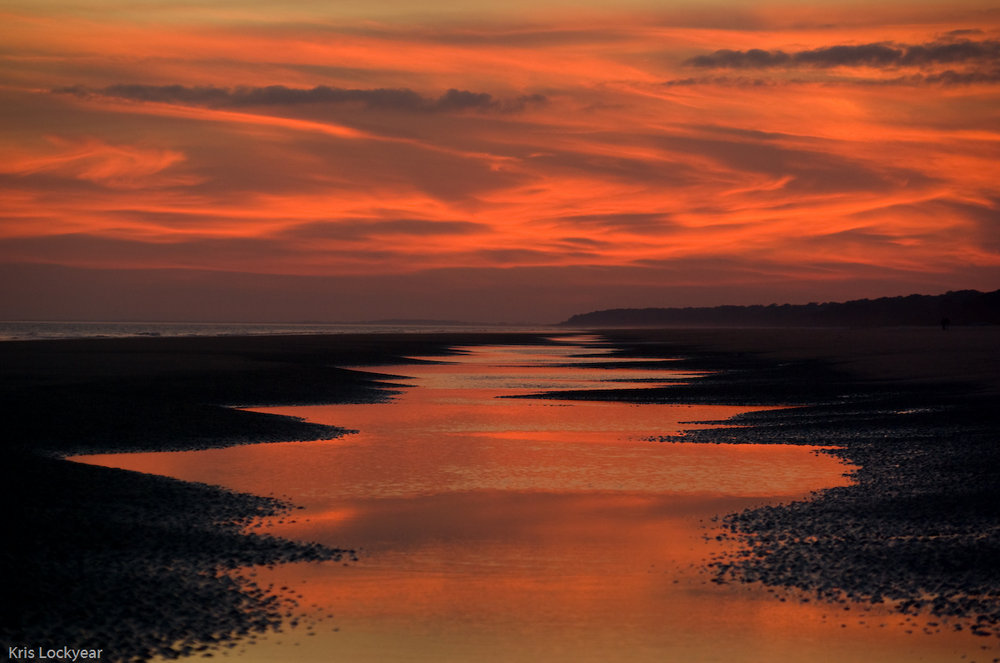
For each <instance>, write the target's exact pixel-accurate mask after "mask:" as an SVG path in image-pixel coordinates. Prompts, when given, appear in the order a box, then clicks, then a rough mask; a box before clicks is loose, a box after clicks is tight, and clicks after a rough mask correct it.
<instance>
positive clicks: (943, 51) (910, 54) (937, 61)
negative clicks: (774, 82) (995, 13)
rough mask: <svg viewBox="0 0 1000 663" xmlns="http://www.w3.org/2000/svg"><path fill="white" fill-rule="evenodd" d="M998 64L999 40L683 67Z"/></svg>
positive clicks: (704, 60)
mask: <svg viewBox="0 0 1000 663" xmlns="http://www.w3.org/2000/svg"><path fill="white" fill-rule="evenodd" d="M997 61H1000V41H996V40H981V41H972V40H969V39H958V40H944V41H937V42H931V43H927V44H917V45H905V44H891V43H873V44H860V45H837V46H827V47H824V48H816V49H811V50H807V51H795V52H792V53H788V52H785V51H781V50H775V51H764V50H760V49H756V48H753V49H750V50H747V51H733V50H729V49H721V50H718V51H715V52H714V53H710V54H707V55H698V56H695V57H693V58H690V59H688V60H686V61H685V62H684V64H687V65H689V66H692V67H700V68H711V69H774V68H791V67H800V66H804V67H816V68H831V67H845V66H846V67H876V68H891V67H926V66H933V65H944V64H956V63H979V62H997Z"/></svg>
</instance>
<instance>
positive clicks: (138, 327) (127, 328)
mask: <svg viewBox="0 0 1000 663" xmlns="http://www.w3.org/2000/svg"><path fill="white" fill-rule="evenodd" d="M497 331H512V332H526V331H545V332H548V331H552V329H551V328H547V327H545V326H542V325H537V326H523V325H519V326H514V325H487V324H480V325H475V324H468V325H464V324H434V323H425V324H412V323H399V324H391V323H385V324H336V323H229V322H21V321H14V322H0V341H30V340H42V339H63V338H125V337H129V336H262V335H268V336H271V335H291V334H409V333H435V332H452V333H471V332H497Z"/></svg>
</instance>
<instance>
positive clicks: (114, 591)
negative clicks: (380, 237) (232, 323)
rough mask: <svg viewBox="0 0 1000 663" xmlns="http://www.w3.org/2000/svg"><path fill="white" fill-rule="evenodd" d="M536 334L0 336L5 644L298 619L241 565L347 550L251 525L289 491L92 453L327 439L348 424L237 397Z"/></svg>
mask: <svg viewBox="0 0 1000 663" xmlns="http://www.w3.org/2000/svg"><path fill="white" fill-rule="evenodd" d="M501 339H506V340H508V341H510V342H524V343H533V342H539V340H538V337H537V336H531V335H527V336H526V335H518V334H514V335H511V334H481V335H477V336H476V340H475V341H474V340H472V339H471V338H470V337H468V336H467V335H464V334H433V335H421V334H384V335H336V336H298V337H293V336H254V337H188V338H179V337H178V338H149V337H137V338H122V339H79V340H51V341H10V342H4V343H0V367H2V373H0V402H2V403H3V406H2V407H3V419H2V421H3V422H4V428H5V434H4V440H5V442H4V447H5V448H4V449H3V454H4V458H3V460H4V462H3V464H2V466H0V500H2V504H3V505H4V507H5V511H6V517H7V523H8V528H7V532H8V539H9V540H10V541H11V543H10V544H9V545H7V546H5V548H4V550H3V552H2V559H3V569H4V576H3V580H2V589H3V596H4V601H3V607H2V608H0V642H2V644H3V645H4V646H7V647H29V648H30V647H36V646H41V645H46V644H49V643H52V644H58V645H59V646H69V647H70V648H77V649H79V648H92V649H102V650H103V652H104V653H103V660H111V661H134V660H146V659H148V658H150V657H152V656H155V655H160V656H165V657H168V658H175V657H178V656H184V655H189V654H193V653H203V652H206V651H209V650H211V649H214V648H218V647H228V646H232V645H233V644H235V641H236V640H237V639H240V638H247V637H249V638H251V639H252V638H254V637H255V634H257V633H261V632H264V631H268V630H275V629H280V628H282V627H283V625H286V624H287V623H289V622H291V621H294V620H295V619H296V618H295V612H294V599H293V597H291V596H288V595H286V594H285V593H282V592H281V591H280V590H276V589H275V588H271V587H258V586H257V585H256V584H254V583H253V582H252V581H251V580H250V579H248V578H242V577H238V576H234V575H233V574H232V569H236V568H238V567H244V566H253V565H271V564H281V563H285V562H291V561H301V560H311V561H318V562H323V561H327V562H341V561H342V560H350V559H351V558H353V557H354V552H353V551H352V550H349V549H336V548H329V547H323V546H319V545H312V544H303V543H297V542H291V541H285V540H281V539H277V538H274V537H269V536H260V535H256V534H251V533H247V532H246V530H245V527H244V526H245V525H247V524H250V523H252V522H253V521H255V520H257V519H260V518H264V517H273V516H279V515H281V514H284V513H287V512H288V511H289V510H291V509H292V508H294V505H291V504H288V503H286V502H284V501H282V500H280V499H276V498H273V497H260V496H255V495H246V494H238V493H233V492H231V491H227V490H223V489H221V488H218V487H214V486H205V485H200V484H191V483H185V482H182V481H176V480H173V479H169V478H165V477H157V476H151V475H144V474H137V473H134V472H125V471H121V470H113V469H108V468H102V467H95V466H89V465H81V464H78V463H73V462H70V461H67V460H63V457H64V456H68V455H73V454H82V453H101V452H128V451H154V450H155V451H160V450H187V449H204V448H210V447H221V446H231V445H236V444H248V443H258V442H277V441H298V440H324V439H334V438H337V437H339V436H341V435H344V434H345V433H348V432H349V431H345V430H344V429H341V428H337V427H334V426H321V425H318V424H312V423H309V422H304V421H300V420H297V419H293V418H290V417H279V416H274V415H268V414H261V413H257V412H248V411H244V410H239V409H233V408H232V407H231V406H234V405H235V406H240V405H258V406H261V405H292V404H305V403H331V402H377V401H380V400H384V399H386V398H388V397H389V396H390V395H391V394H392V390H393V384H392V383H391V376H381V375H378V374H374V373H370V372H363V371H357V370H351V369H348V368H344V367H345V366H358V365H378V364H404V363H407V362H408V361H410V360H407V359H405V357H406V356H410V355H415V356H421V355H441V356H444V355H447V354H450V352H451V350H450V348H451V347H452V346H455V345H467V344H470V343H472V344H474V343H476V342H479V343H489V342H494V341H499V340H501Z"/></svg>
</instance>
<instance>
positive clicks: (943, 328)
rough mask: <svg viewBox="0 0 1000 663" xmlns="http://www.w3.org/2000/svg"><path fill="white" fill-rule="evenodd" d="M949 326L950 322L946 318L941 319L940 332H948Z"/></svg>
mask: <svg viewBox="0 0 1000 663" xmlns="http://www.w3.org/2000/svg"><path fill="white" fill-rule="evenodd" d="M950 326H951V320H949V319H948V317H947V316H946V317H944V318H941V331H948V327H950Z"/></svg>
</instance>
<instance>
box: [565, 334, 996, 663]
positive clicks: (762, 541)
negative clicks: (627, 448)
mask: <svg viewBox="0 0 1000 663" xmlns="http://www.w3.org/2000/svg"><path fill="white" fill-rule="evenodd" d="M608 337H609V339H610V340H611V341H612V342H613V343H614V344H615V345H617V346H619V347H621V348H622V351H621V355H622V356H623V357H624V356H630V357H635V356H647V357H661V356H667V355H669V354H670V353H674V354H679V355H681V356H683V357H685V359H683V360H681V361H680V362H678V364H679V365H682V366H683V365H687V366H690V367H691V368H696V367H700V368H707V367H714V368H716V369H718V370H719V372H718V373H716V374H713V375H710V376H706V377H705V378H703V379H701V380H697V381H693V382H692V383H688V384H685V385H675V386H671V387H667V388H661V389H650V390H645V391H644V392H636V391H633V392H631V393H624V394H614V393H609V392H605V393H589V394H588V393H586V392H575V393H572V392H570V393H565V394H563V396H564V397H565V398H573V399H589V398H614V399H619V398H628V399H633V400H642V401H647V402H664V403H670V402H718V403H742V404H749V403H753V404H774V405H778V404H784V405H795V406H797V407H794V408H791V409H782V410H769V411H762V412H750V413H746V414H743V415H739V416H737V417H735V418H734V419H732V420H730V421H729V422H720V423H729V424H735V425H734V426H731V427H729V428H726V429H724V430H721V431H720V430H718V429H716V430H710V431H705V430H691V431H687V432H686V433H684V434H683V435H680V436H678V435H672V436H662V437H660V438H658V439H659V440H660V441H662V442H664V443H668V442H672V441H684V442H691V441H704V442H727V443H756V444H759V443H780V444H821V445H827V444H828V445H836V446H837V447H838V448H837V449H833V450H830V451H828V452H827V453H832V454H835V455H837V456H840V457H842V458H843V459H844V460H845V461H846V462H848V463H850V464H852V465H857V466H859V469H858V470H857V471H856V472H855V473H854V474H853V479H854V481H855V483H854V484H853V485H851V486H847V487H840V488H833V489H830V490H826V491H822V492H821V493H820V494H818V495H817V496H815V497H814V498H812V499H810V500H808V501H800V502H794V503H792V504H788V505H781V506H777V507H766V508H761V509H750V510H747V511H744V512H742V513H738V514H732V515H729V516H727V517H726V518H725V519H724V521H723V522H724V525H725V526H726V528H727V529H728V534H729V536H731V537H733V538H734V539H736V540H737V541H738V542H739V543H740V544H741V547H740V548H739V549H738V552H736V553H734V554H732V555H730V556H728V557H727V558H724V559H720V560H717V561H716V562H715V563H714V567H715V569H716V571H717V578H716V580H717V581H718V582H732V581H736V582H751V583H752V582H759V583H764V584H766V585H770V586H775V587H783V588H787V589H789V590H794V591H795V593H796V596H797V597H798V598H801V599H804V600H809V598H810V597H812V598H813V599H816V598H820V599H823V600H826V601H835V602H839V603H841V604H842V605H843V606H844V609H849V608H850V607H851V605H855V607H857V605H859V604H860V605H864V604H887V605H889V606H890V607H892V608H893V609H895V610H898V611H900V612H902V613H904V614H924V615H927V614H929V615H933V616H934V617H939V618H941V620H940V621H939V622H933V624H934V625H933V626H932V628H933V629H944V628H948V629H955V630H963V629H964V630H969V631H971V632H972V633H973V634H976V635H980V636H983V638H984V646H986V647H987V648H988V649H990V650H992V651H993V654H992V656H995V655H996V653H997V649H998V647H997V644H998V643H997V636H1000V440H998V432H1000V412H998V410H997V408H996V404H997V394H998V393H1000V329H997V328H994V327H978V328H953V329H951V330H949V331H947V332H942V331H940V330H935V329H927V328H924V329H870V330H852V329H836V330H834V329H829V330H827V329H822V330H740V331H734V330H707V331H689V330H670V331H662V332H649V331H644V332H630V331H611V332H608ZM993 660H997V659H996V658H994V659H993Z"/></svg>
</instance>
